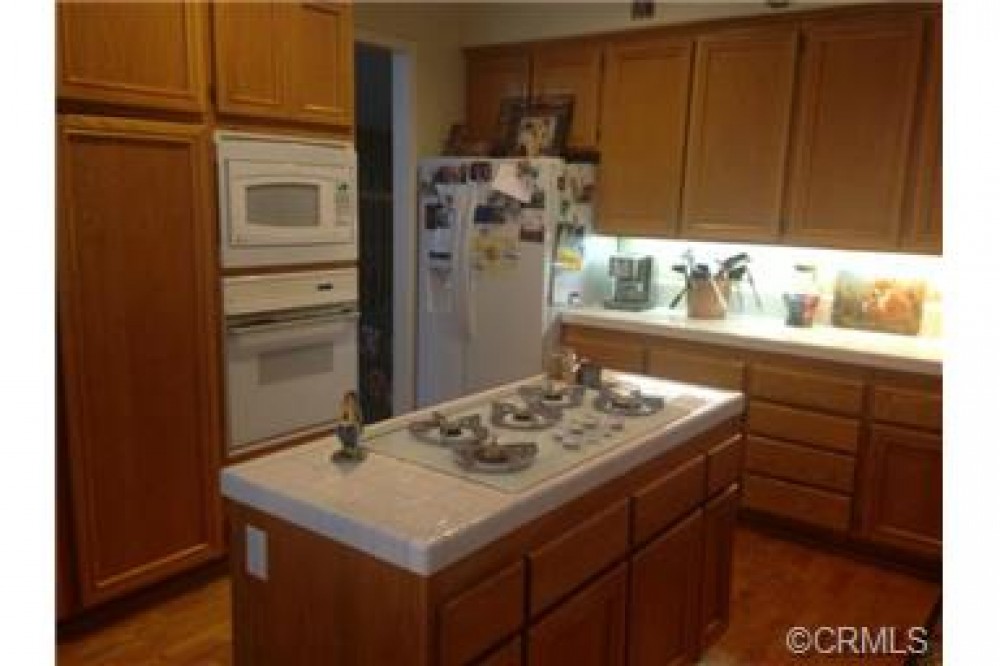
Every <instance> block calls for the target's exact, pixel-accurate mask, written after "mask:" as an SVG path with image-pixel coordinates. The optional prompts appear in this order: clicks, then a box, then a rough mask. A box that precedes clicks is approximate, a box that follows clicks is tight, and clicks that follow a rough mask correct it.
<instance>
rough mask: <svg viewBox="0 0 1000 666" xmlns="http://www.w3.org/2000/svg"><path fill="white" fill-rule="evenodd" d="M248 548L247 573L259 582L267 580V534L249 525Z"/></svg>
mask: <svg viewBox="0 0 1000 666" xmlns="http://www.w3.org/2000/svg"><path fill="white" fill-rule="evenodd" d="M246 547H247V552H246V562H247V573H248V574H250V575H251V576H253V577H254V578H257V579H259V580H267V532H265V531H264V530H262V529H259V528H257V527H254V526H253V525H247V531H246Z"/></svg>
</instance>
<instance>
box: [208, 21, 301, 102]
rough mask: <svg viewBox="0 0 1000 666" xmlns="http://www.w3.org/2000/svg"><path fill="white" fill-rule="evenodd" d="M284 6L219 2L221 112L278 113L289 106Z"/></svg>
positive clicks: (217, 59)
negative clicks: (287, 100) (286, 81)
mask: <svg viewBox="0 0 1000 666" xmlns="http://www.w3.org/2000/svg"><path fill="white" fill-rule="evenodd" d="M288 11H289V7H288V6H287V5H285V4H283V3H280V2H217V3H214V4H213V5H212V12H213V14H212V18H213V21H214V26H215V103H216V106H217V107H218V109H219V111H220V112H221V113H235V114H249V115H277V114H280V113H281V112H282V109H284V108H285V107H286V106H287V103H286V87H287V85H286V83H285V75H286V72H285V67H284V63H285V62H286V61H287V55H286V53H285V51H286V48H287V42H288V40H287V39H284V38H283V37H282V26H283V25H285V23H286V21H285V16H286V15H287V13H288Z"/></svg>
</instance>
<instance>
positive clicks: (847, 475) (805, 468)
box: [746, 436, 854, 493]
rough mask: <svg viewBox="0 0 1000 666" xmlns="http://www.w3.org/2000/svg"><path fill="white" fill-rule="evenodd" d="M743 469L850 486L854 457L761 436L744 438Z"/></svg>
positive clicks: (832, 486)
mask: <svg viewBox="0 0 1000 666" xmlns="http://www.w3.org/2000/svg"><path fill="white" fill-rule="evenodd" d="M746 469H747V471H749V472H760V473H762V474H767V475H769V476H777V477H780V478H782V479H787V480H789V481H799V482H801V483H806V484H809V485H811V486H817V487H819V488H826V489H828V490H839V491H841V492H845V493H850V492H852V491H853V490H854V458H851V457H848V456H842V455H837V454H836V453H827V452H825V451H818V450H816V449H811V448H808V447H804V446H798V445H796V444H787V443H784V442H775V441H773V440H770V439H765V438H763V437H753V436H751V437H748V438H747V457H746Z"/></svg>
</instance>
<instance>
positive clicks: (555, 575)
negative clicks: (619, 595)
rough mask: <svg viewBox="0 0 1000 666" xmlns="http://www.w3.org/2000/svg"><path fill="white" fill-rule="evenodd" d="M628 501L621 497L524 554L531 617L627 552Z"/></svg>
mask: <svg viewBox="0 0 1000 666" xmlns="http://www.w3.org/2000/svg"><path fill="white" fill-rule="evenodd" d="M628 541H629V539H628V502H627V500H621V501H619V502H617V503H616V504H614V505H612V506H610V507H608V508H607V509H605V510H604V511H601V512H600V513H598V514H597V515H595V516H593V517H591V518H589V519H587V520H585V521H583V522H582V523H580V524H579V525H577V526H576V527H574V528H572V529H570V530H569V531H567V532H566V533H565V534H563V535H562V536H560V537H558V538H557V539H555V540H553V541H550V542H549V543H547V544H545V545H544V546H542V547H541V548H538V549H537V550H535V551H532V552H531V553H529V554H528V563H529V566H530V571H531V591H530V606H531V614H532V616H534V615H537V614H538V613H539V612H541V611H543V610H545V609H546V608H548V607H549V606H551V605H552V604H553V603H555V602H556V601H558V600H559V599H560V598H562V597H563V596H565V595H566V594H568V593H569V592H571V591H572V590H573V589H574V588H576V587H577V586H579V585H580V584H582V583H584V582H585V581H586V580H587V579H588V578H590V577H592V576H593V575H594V574H596V573H598V572H600V571H601V570H602V569H604V568H605V567H607V566H608V565H610V564H611V563H613V562H614V561H615V560H617V559H618V558H620V557H622V556H624V555H625V554H626V553H627V552H628V548H629V543H628Z"/></svg>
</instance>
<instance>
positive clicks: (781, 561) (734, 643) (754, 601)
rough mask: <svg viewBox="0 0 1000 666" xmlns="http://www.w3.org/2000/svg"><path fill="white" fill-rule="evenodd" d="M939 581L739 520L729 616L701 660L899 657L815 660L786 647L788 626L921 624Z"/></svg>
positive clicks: (721, 663)
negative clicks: (813, 545) (820, 547)
mask: <svg viewBox="0 0 1000 666" xmlns="http://www.w3.org/2000/svg"><path fill="white" fill-rule="evenodd" d="M940 594H941V585H940V584H939V583H935V582H930V581H926V580H922V579H919V578H915V577H913V576H910V575H908V574H905V573H900V572H897V571H893V570H890V569H885V568H882V567H879V566H876V565H874V564H868V563H864V562H860V561H858V560H855V559H853V558H849V557H846V556H844V555H838V554H833V553H829V552H826V551H820V550H816V549H814V548H811V547H808V546H805V545H800V544H798V543H792V542H789V541H785V540H784V539H778V538H775V537H773V536H770V535H767V534H764V533H762V532H758V531H756V530H751V529H749V528H746V527H740V528H739V529H738V530H737V533H736V555H735V560H734V571H733V597H732V611H731V613H732V618H731V621H730V625H729V629H728V630H727V631H726V633H725V634H723V636H722V638H721V639H720V640H719V642H718V643H716V644H715V645H713V646H712V648H711V649H710V650H709V651H708V652H707V653H706V654H705V656H704V658H703V659H702V662H701V663H702V664H705V665H706V666H729V665H731V664H755V665H756V664H767V666H772V665H776V664H800V665H801V664H802V663H803V662H815V663H820V664H823V665H824V666H828V665H831V666H832V665H834V664H858V663H864V664H865V665H866V666H868V665H869V664H879V665H881V664H886V665H888V664H901V663H902V661H903V658H902V657H901V656H899V655H895V656H894V655H885V656H883V657H872V656H867V655H866V656H864V657H863V658H862V657H858V656H854V657H853V658H837V657H834V656H827V655H813V657H812V659H807V658H805V657H802V656H796V655H793V654H791V653H790V652H789V651H788V648H787V647H786V645H785V635H786V633H787V631H788V630H789V629H790V628H792V627H807V628H811V629H816V628H819V627H869V628H872V629H877V628H878V627H882V626H886V627H896V628H897V629H896V635H897V641H898V642H899V644H900V645H902V644H903V641H904V640H905V637H906V631H907V630H908V629H909V628H910V627H912V626H916V627H920V626H923V625H924V623H925V622H926V621H927V619H928V617H929V616H930V613H931V610H932V609H933V608H934V603H935V602H936V601H937V599H938V596H939V595H940Z"/></svg>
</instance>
